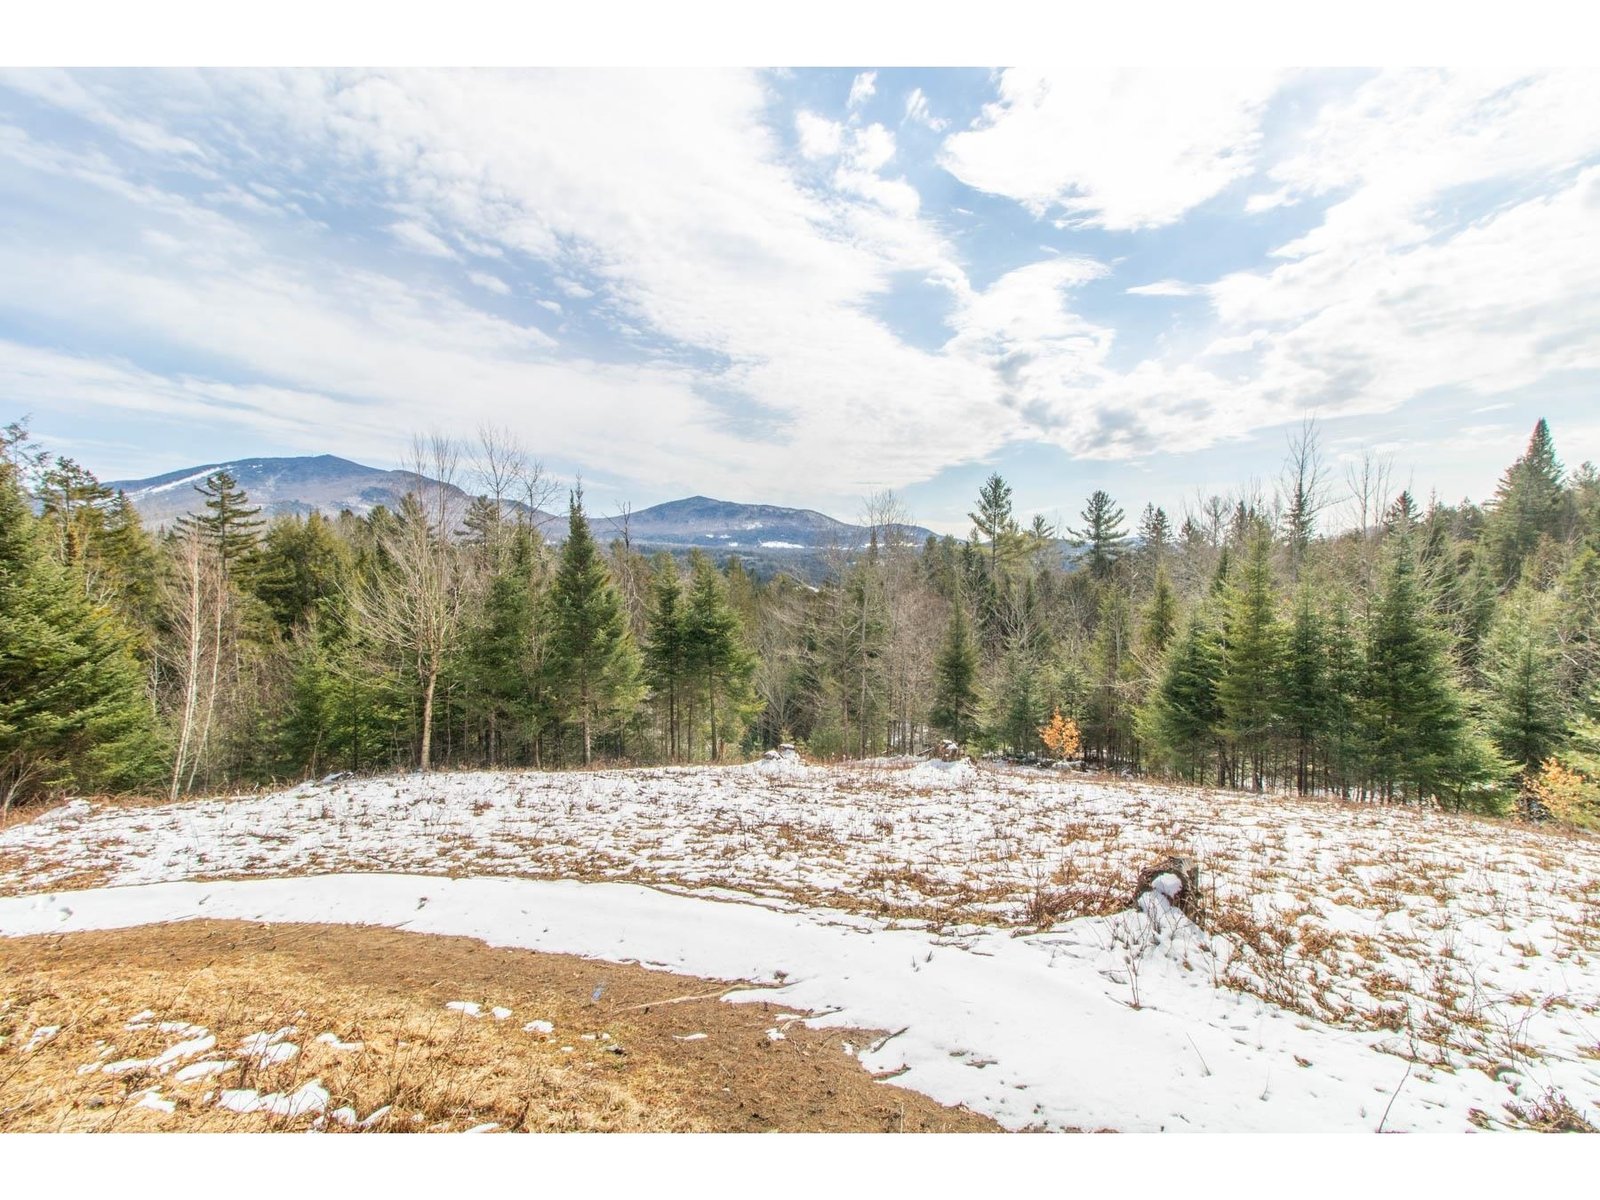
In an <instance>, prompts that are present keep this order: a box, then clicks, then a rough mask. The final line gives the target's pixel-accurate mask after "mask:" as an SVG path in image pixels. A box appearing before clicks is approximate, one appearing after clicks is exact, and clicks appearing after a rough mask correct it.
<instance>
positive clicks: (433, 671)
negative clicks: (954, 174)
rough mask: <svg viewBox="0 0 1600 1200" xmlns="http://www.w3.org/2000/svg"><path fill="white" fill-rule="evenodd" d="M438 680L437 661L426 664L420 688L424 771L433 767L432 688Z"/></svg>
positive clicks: (422, 765)
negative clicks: (424, 676) (425, 679)
mask: <svg viewBox="0 0 1600 1200" xmlns="http://www.w3.org/2000/svg"><path fill="white" fill-rule="evenodd" d="M438 682H439V667H438V664H437V663H432V662H430V663H429V664H428V678H427V683H426V684H425V685H424V686H423V689H422V761H421V764H420V765H421V768H422V770H424V771H430V770H432V769H433V689H434V686H435V685H436V684H437V683H438Z"/></svg>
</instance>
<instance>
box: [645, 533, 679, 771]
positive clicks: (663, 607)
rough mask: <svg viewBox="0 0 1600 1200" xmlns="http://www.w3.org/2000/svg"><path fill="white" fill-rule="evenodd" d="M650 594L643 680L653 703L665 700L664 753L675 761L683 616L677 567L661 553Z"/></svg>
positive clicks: (676, 754)
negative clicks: (648, 684)
mask: <svg viewBox="0 0 1600 1200" xmlns="http://www.w3.org/2000/svg"><path fill="white" fill-rule="evenodd" d="M650 594H651V606H650V623H649V628H648V638H647V640H646V641H645V646H644V670H645V677H646V679H647V680H648V681H649V683H650V686H651V687H652V688H653V689H654V690H655V694H656V697H657V699H658V700H660V699H661V698H663V697H664V698H665V700H666V721H667V727H666V742H667V753H668V754H669V755H670V756H671V757H672V758H677V757H678V755H679V748H678V732H679V731H678V724H679V715H680V703H679V702H680V700H681V696H680V692H681V691H682V689H683V687H684V685H685V683H686V682H687V679H688V674H689V668H688V656H687V654H686V647H685V644H684V643H685V630H684V618H685V616H686V614H685V611H684V607H685V606H684V602H683V585H682V584H681V583H680V582H679V581H678V566H677V564H676V563H675V562H673V561H672V556H671V555H670V554H667V553H666V552H665V551H663V552H662V553H660V554H658V555H656V565H655V572H654V575H653V577H652V580H651V587H650Z"/></svg>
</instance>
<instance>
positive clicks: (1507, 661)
mask: <svg viewBox="0 0 1600 1200" xmlns="http://www.w3.org/2000/svg"><path fill="white" fill-rule="evenodd" d="M1549 608H1550V605H1549V600H1548V598H1547V597H1546V596H1544V595H1542V594H1540V593H1536V592H1534V591H1533V590H1532V589H1531V588H1528V587H1527V586H1526V585H1524V586H1523V587H1520V588H1518V589H1517V590H1516V591H1515V592H1514V593H1512V594H1511V596H1509V597H1508V598H1507V600H1506V602H1505V604H1504V605H1503V606H1502V607H1501V610H1500V615H1499V617H1498V619H1497V620H1496V621H1495V624H1494V627H1493V628H1492V629H1491V630H1490V633H1489V639H1488V643H1487V645H1486V647H1485V653H1484V662H1483V676H1484V688H1485V691H1486V692H1487V695H1488V713H1489V732H1490V735H1491V736H1492V737H1493V738H1494V741H1495V744H1496V745H1497V746H1498V747H1499V748H1500V752H1501V753H1502V754H1504V755H1505V756H1506V758H1508V759H1510V760H1511V761H1512V762H1513V763H1515V764H1516V765H1517V767H1518V768H1519V769H1520V770H1521V771H1522V772H1523V774H1524V775H1525V776H1526V775H1528V774H1531V773H1532V772H1534V771H1537V770H1538V769H1539V765H1540V764H1541V763H1543V762H1544V760H1545V759H1546V758H1548V757H1549V756H1550V754H1551V753H1552V752H1553V751H1554V750H1555V749H1556V747H1557V746H1558V745H1560V744H1561V742H1562V740H1563V739H1564V737H1565V736H1566V732H1567V731H1566V720H1565V718H1564V706H1563V704H1562V702H1561V694H1560V690H1559V683H1560V680H1559V675H1558V671H1557V663H1556V654H1555V647H1554V645H1553V644H1552V641H1551V637H1550V624H1551V620H1550V616H1549Z"/></svg>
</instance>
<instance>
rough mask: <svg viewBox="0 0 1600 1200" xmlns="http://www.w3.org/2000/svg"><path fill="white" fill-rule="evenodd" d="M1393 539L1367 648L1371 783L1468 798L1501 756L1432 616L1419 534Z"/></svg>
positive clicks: (1381, 790) (1391, 795) (1387, 795)
mask: <svg viewBox="0 0 1600 1200" xmlns="http://www.w3.org/2000/svg"><path fill="white" fill-rule="evenodd" d="M1391 540H1392V545H1391V547H1390V549H1389V562H1388V565H1387V568H1386V571H1385V578H1384V580H1383V586H1382V590H1381V592H1380V594H1379V596H1378V600H1377V604H1376V607H1375V609H1374V612H1373V617H1372V623H1371V628H1370V630H1369V632H1368V649H1367V655H1366V680H1365V689H1364V691H1365V695H1364V697H1363V700H1364V705H1363V707H1364V709H1365V714H1364V715H1365V724H1366V748H1367V757H1368V761H1369V764H1370V773H1371V777H1372V783H1373V787H1374V789H1375V790H1376V791H1377V793H1378V795H1379V796H1380V797H1381V798H1382V799H1386V800H1390V799H1396V798H1399V797H1409V798H1412V799H1420V798H1424V797H1427V796H1437V797H1441V798H1443V799H1446V800H1447V801H1449V802H1452V803H1455V804H1458V805H1459V804H1464V803H1468V802H1469V801H1468V792H1469V790H1471V789H1476V788H1478V787H1479V786H1480V785H1486V784H1488V783H1490V782H1492V781H1493V780H1494V779H1495V778H1496V777H1497V776H1498V774H1499V769H1500V764H1499V763H1498V762H1496V761H1495V760H1494V758H1493V755H1492V753H1490V752H1488V750H1487V748H1486V747H1485V746H1484V745H1483V744H1482V739H1481V738H1480V737H1479V736H1478V735H1477V733H1476V731H1475V730H1474V729H1472V728H1471V726H1470V725H1469V722H1468V714H1467V709H1466V702H1465V697H1464V696H1463V695H1462V693H1461V689H1460V686H1459V685H1458V684H1457V682H1456V680H1455V679H1454V677H1453V675H1452V672H1451V664H1450V660H1449V656H1448V655H1447V653H1446V651H1445V643H1444V638H1443V636H1442V634H1441V633H1440V631H1439V630H1438V629H1437V628H1436V627H1435V626H1434V625H1433V623H1432V621H1431V619H1430V615H1429V612H1428V605H1427V596H1426V593H1425V591H1424V589H1423V587H1422V585H1421V581H1420V580H1419V578H1418V572H1417V557H1416V549H1415V546H1414V542H1413V534H1412V532H1411V531H1410V530H1407V529H1404V528H1402V529H1400V530H1399V531H1397V533H1396V534H1395V535H1394V537H1393V538H1392V539H1391ZM1473 794H1474V796H1477V795H1478V794H1479V793H1477V792H1476V791H1474V793H1473Z"/></svg>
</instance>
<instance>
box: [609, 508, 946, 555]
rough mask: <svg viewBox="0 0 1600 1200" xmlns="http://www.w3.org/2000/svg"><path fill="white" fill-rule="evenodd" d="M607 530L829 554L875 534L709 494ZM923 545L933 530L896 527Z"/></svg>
mask: <svg viewBox="0 0 1600 1200" xmlns="http://www.w3.org/2000/svg"><path fill="white" fill-rule="evenodd" d="M596 523H597V525H598V527H599V528H600V530H601V531H606V530H609V531H610V532H611V533H612V534H613V536H617V537H620V536H622V532H623V528H624V526H626V529H627V535H628V539H629V540H630V541H633V542H641V543H644V544H646V545H652V546H701V547H706V548H710V549H716V550H825V549H829V548H831V547H835V546H837V547H840V548H843V549H856V548H859V547H862V546H865V545H866V544H867V542H868V540H869V538H870V536H871V535H870V532H869V531H868V530H867V529H866V528H865V527H863V526H860V525H847V524H846V523H845V522H843V521H836V520H834V518H832V517H830V516H826V515H825V514H823V513H819V512H815V511H813V510H812V509H809V508H780V507H779V506H777V505H775V504H736V503H734V502H733V501H730V500H713V499H711V497H709V496H690V497H689V498H688V499H686V500H671V501H668V502H667V503H666V504H657V505H655V506H653V507H651V508H644V509H640V510H639V511H638V512H635V513H630V514H628V516H627V518H626V520H624V518H622V517H619V516H614V517H601V518H598V519H597V522H596ZM892 528H894V529H895V530H897V531H898V532H899V534H900V536H901V538H902V539H904V540H909V541H915V542H916V543H917V544H918V545H919V546H920V545H921V544H922V542H923V541H924V540H925V539H926V538H927V537H928V531H927V530H926V529H923V528H922V527H921V526H918V525H896V526H893V527H892Z"/></svg>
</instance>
